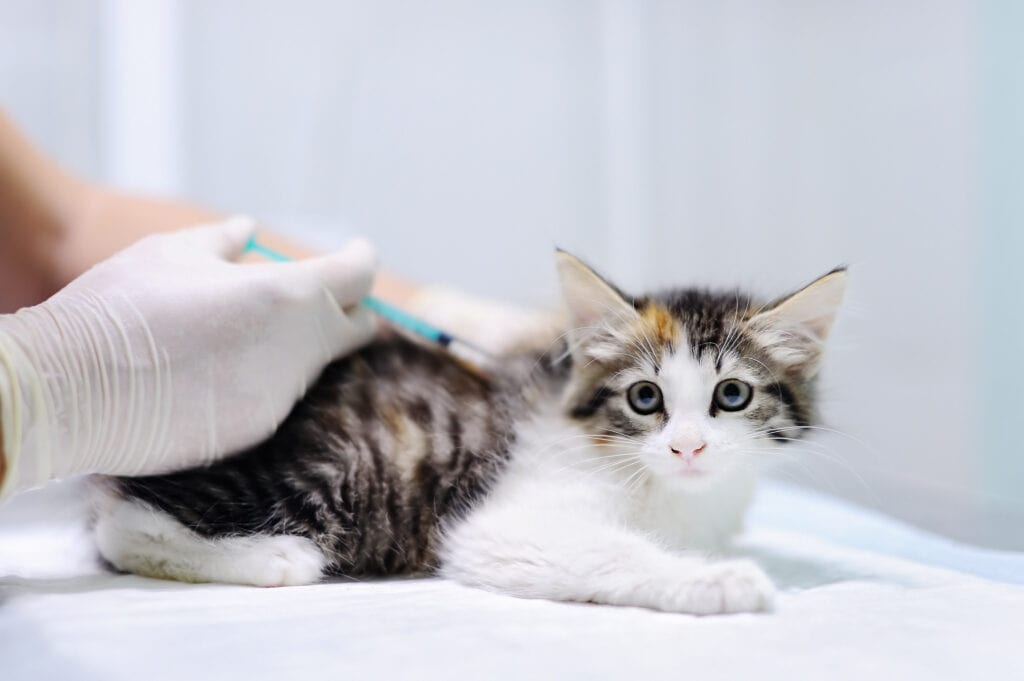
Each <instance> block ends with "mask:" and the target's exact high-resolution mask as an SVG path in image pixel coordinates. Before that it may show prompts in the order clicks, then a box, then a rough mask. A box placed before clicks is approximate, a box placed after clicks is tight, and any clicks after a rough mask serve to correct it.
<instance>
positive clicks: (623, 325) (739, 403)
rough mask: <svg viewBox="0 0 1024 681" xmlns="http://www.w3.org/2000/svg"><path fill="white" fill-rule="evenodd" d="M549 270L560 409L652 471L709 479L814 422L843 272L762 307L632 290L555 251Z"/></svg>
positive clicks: (738, 297)
mask: <svg viewBox="0 0 1024 681" xmlns="http://www.w3.org/2000/svg"><path fill="white" fill-rule="evenodd" d="M558 270H559V275H560V277H561V281H562V289H563V293H564V296H565V299H566V302H567V304H568V308H569V311H570V314H571V317H572V322H573V326H574V329H573V330H572V331H571V332H570V333H569V335H568V338H569V345H570V351H571V353H572V356H573V375H572V378H571V380H570V383H569V386H568V389H567V391H566V407H567V413H568V414H569V416H570V418H572V419H575V420H577V421H579V422H580V423H581V424H582V425H583V427H584V428H585V429H586V430H587V431H588V432H590V433H591V434H593V435H594V436H595V438H597V439H600V440H602V441H604V442H607V443H610V444H621V445H624V448H625V449H629V450H632V451H634V452H635V453H636V455H637V457H638V459H639V461H640V463H641V464H642V465H643V466H645V467H646V469H647V470H648V472H650V473H651V474H653V475H654V476H655V477H657V478H658V479H661V480H663V481H664V482H666V483H667V484H669V485H671V486H679V487H683V488H693V487H700V486H706V485H708V484H709V483H712V482H714V481H716V480H722V479H724V478H726V477H728V476H729V475H730V473H735V472H737V471H740V470H743V469H744V468H746V467H749V466H751V465H752V464H755V463H756V462H757V460H758V459H759V458H766V457H770V451H763V450H771V449H774V448H777V447H778V446H780V445H782V444H785V443H787V442H791V441H792V440H793V439H796V438H799V437H801V436H802V435H803V434H804V433H805V432H806V428H805V427H806V426H808V425H810V424H811V423H812V422H813V420H814V415H815V404H814V390H813V387H814V381H815V377H816V375H817V373H818V369H819V366H820V362H821V358H822V350H823V346H824V342H825V339H826V337H827V336H828V333H829V330H830V328H831V326H832V322H833V320H834V318H835V315H836V312H837V310H838V308H839V304H840V302H841V301H842V298H843V291H844V288H845V284H846V272H845V270H844V269H836V270H833V271H832V272H829V273H828V274H826V275H825V276H823V277H821V278H820V279H817V280H816V281H814V282H812V283H811V284H809V285H807V286H805V287H804V288H802V289H800V290H799V291H797V292H796V293H793V294H791V295H788V296H785V297H783V298H780V299H777V300H774V301H772V302H769V303H766V304H765V303H759V302H757V301H755V300H753V299H751V298H750V297H748V296H746V295H744V294H742V293H739V292H728V293H715V292H709V291H703V290H695V289H679V290H671V291H666V292H664V293H659V294H655V295H650V296H645V297H642V298H637V299H633V298H631V297H629V296H626V295H624V294H623V293H622V292H621V291H620V290H619V289H617V288H616V287H615V286H613V285H612V284H610V283H608V282H607V281H606V280H604V279H602V278H601V277H600V276H599V275H598V274H597V273H596V272H594V271H593V270H592V269H590V268H589V267H587V266H586V265H585V264H583V263H582V262H581V261H580V260H578V259H577V258H575V257H573V256H572V255H569V254H568V253H565V252H562V251H559V252H558ZM759 450H762V451H760V452H759ZM759 453H760V456H759Z"/></svg>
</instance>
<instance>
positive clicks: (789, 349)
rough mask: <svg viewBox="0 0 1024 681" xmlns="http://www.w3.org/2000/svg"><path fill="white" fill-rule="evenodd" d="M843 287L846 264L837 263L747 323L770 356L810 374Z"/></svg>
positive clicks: (837, 310)
mask: <svg viewBox="0 0 1024 681" xmlns="http://www.w3.org/2000/svg"><path fill="white" fill-rule="evenodd" d="M845 291H846V268H845V267H839V268H836V269H834V270H832V271H831V272H829V273H828V274H826V275H825V276H823V277H820V278H818V279H815V280H814V281H813V282H811V283H810V284H808V285H807V286H805V287H803V288H802V289H800V290H799V291H797V292H796V293H793V294H791V295H788V296H786V297H784V298H780V299H779V300H777V301H775V302H774V303H772V304H771V305H768V306H767V307H765V308H764V309H763V310H760V311H759V312H757V314H755V315H754V316H753V317H751V318H750V319H748V320H747V325H748V327H749V328H750V330H751V331H753V332H754V334H755V336H756V337H757V338H758V339H759V340H760V341H761V343H762V344H763V345H764V346H765V347H766V348H767V350H768V352H769V353H770V354H771V355H772V357H774V358H775V359H776V360H778V361H780V362H782V363H783V364H786V365H790V366H792V367H794V368H797V369H800V370H801V371H803V372H804V373H805V374H808V375H813V374H814V373H816V372H817V368H818V363H819V361H820V359H821V351H822V348H823V346H824V343H825V340H826V339H827V338H828V334H829V332H830V331H831V330H832V323H833V322H834V321H835V319H836V314H837V313H838V312H839V305H840V304H841V303H842V302H843V294H844V293H845Z"/></svg>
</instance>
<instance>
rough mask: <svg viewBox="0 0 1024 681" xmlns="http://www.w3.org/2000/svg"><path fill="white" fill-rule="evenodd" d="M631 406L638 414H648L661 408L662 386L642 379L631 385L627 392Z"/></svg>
mask: <svg viewBox="0 0 1024 681" xmlns="http://www.w3.org/2000/svg"><path fill="white" fill-rule="evenodd" d="M626 396H627V397H628V398H629V406H631V407H633V411H635V412H636V413H637V414H642V415H645V416H646V415H647V414H653V413H654V412H656V411H658V410H659V409H661V403H662V399H661V388H659V387H658V386H657V385H655V384H654V383H651V382H650V381H640V382H638V383H634V384H633V385H631V386H629V390H628V391H627V393H626Z"/></svg>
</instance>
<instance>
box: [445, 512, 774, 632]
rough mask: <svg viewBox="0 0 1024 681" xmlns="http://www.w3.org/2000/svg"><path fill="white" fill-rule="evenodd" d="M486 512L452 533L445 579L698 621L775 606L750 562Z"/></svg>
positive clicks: (603, 528)
mask: <svg viewBox="0 0 1024 681" xmlns="http://www.w3.org/2000/svg"><path fill="white" fill-rule="evenodd" d="M562 520H563V519H562V518H561V517H554V516H546V515H543V514H537V513H530V514H528V515H525V516H524V515H523V514H522V513H518V512H516V513H514V512H511V511H506V512H494V511H485V512H482V513H477V514H475V515H474V516H471V517H470V518H469V519H468V520H466V521H465V522H463V523H462V524H461V525H459V526H457V527H455V528H453V529H452V531H451V532H449V533H448V535H447V536H446V539H445V544H444V547H443V552H442V570H441V572H442V574H443V575H444V576H446V577H449V578H451V579H454V580H456V581H459V582H462V583H463V584H467V585H470V586H477V587H481V588H485V589H489V590H492V591H498V592H502V593H507V594H512V595H515V596H521V597H526V598H546V599H551V600H564V601H583V602H592V603H606V604H610V605H632V606H640V607H646V608H654V609H656V610H665V611H670V612H685V613H692V614H697V615H709V614H715V613H731V612H756V611H760V610H767V609H769V608H770V607H771V603H772V599H773V596H774V593H775V589H774V587H773V585H772V583H771V581H770V580H769V579H768V577H767V576H766V575H765V574H764V572H762V571H761V569H760V568H758V567H757V566H756V565H754V564H753V563H752V562H750V561H746V560H738V561H727V562H719V563H709V562H707V561H705V560H703V559H701V558H696V557H683V556H679V555H675V554H671V553H668V552H667V551H664V550H662V549H661V548H660V547H658V546H657V545H655V544H654V543H652V542H651V541H649V540H647V539H646V538H644V537H642V536H639V535H637V534H634V533H632V532H630V531H629V530H627V529H624V528H620V527H616V526H614V525H611V524H608V525H606V524H603V523H597V522H593V521H588V520H585V519H568V520H566V521H565V522H562Z"/></svg>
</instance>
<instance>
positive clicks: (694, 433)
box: [95, 252, 845, 614]
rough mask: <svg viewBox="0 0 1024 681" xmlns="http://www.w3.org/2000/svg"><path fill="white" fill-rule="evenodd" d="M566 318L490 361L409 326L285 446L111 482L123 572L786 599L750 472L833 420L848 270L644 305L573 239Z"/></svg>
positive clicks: (341, 366) (731, 606)
mask: <svg viewBox="0 0 1024 681" xmlns="http://www.w3.org/2000/svg"><path fill="white" fill-rule="evenodd" d="M558 269H559V274H560V277H561V282H562V288H563V293H564V297H565V300H566V302H567V304H568V308H569V311H570V318H571V323H570V324H569V325H570V326H571V328H569V329H567V330H566V333H565V334H564V336H563V337H562V339H561V340H560V341H559V343H558V344H556V347H554V348H553V349H552V351H550V352H548V353H546V354H543V355H534V356H515V357H508V358H505V359H504V360H503V361H502V363H501V365H500V366H497V367H495V368H492V369H491V370H489V371H488V372H487V373H486V374H483V373H480V372H478V371H476V370H474V369H473V368H472V367H469V366H466V365H463V364H461V363H459V362H458V361H456V360H455V359H453V358H451V357H450V356H448V355H446V354H444V353H443V352H440V351H438V350H436V349H434V348H429V347H425V346H423V345H421V344H419V343H417V342H414V341H412V340H408V339H406V338H404V337H402V336H400V335H397V334H395V333H394V332H388V333H385V334H383V335H382V336H381V337H380V338H379V339H378V340H377V341H376V342H374V343H373V344H372V345H370V346H369V347H367V348H365V349H364V350H362V351H360V352H358V353H356V354H354V355H352V356H350V357H346V358H344V359H341V360H339V361H337V362H335V363H333V364H331V365H330V366H328V367H327V369H326V370H325V371H324V373H323V375H322V376H321V377H320V379H319V381H318V382H317V383H316V385H314V386H313V388H312V389H311V390H310V391H309V393H308V394H307V395H306V397H305V398H304V399H303V400H302V401H301V402H300V403H299V404H298V405H297V406H296V407H295V409H294V411H293V412H292V413H291V415H290V416H289V417H288V418H287V420H286V421H285V422H284V423H283V424H282V425H281V427H280V428H279V429H278V431H277V432H276V433H275V434H274V435H273V436H272V437H271V438H270V439H269V440H267V441H266V442H264V443H262V444H260V445H258V446H256V447H254V448H252V449H250V450H248V451H244V452H241V453H239V454H237V455H235V456H234V457H232V458H230V459H226V460H224V461H221V462H219V463H216V464H213V465H211V466H208V467H204V468H196V469H193V470H188V471H184V472H181V473H175V474H171V475H161V476H152V477H140V478H101V479H99V480H98V483H99V484H98V485H97V490H98V491H99V494H98V501H99V503H98V504H97V519H96V526H95V531H96V538H97V543H98V546H99V549H100V552H101V553H102V555H103V557H104V558H106V560H108V561H109V562H110V563H111V564H113V565H114V566H115V567H117V568H118V569H121V570H126V571H131V572H136V573H139V574H142V575H149V576H153V577H163V578H170V579H179V580H184V581H192V582H200V581H217V582H235V583H240V584H255V585H261V586H277V585H290V584H309V583H312V582H316V581H318V580H320V579H321V578H323V577H324V576H326V575H346V576H363V575H388V574H396V573H409V572H413V573H422V572H430V571H433V572H437V573H439V574H441V575H443V576H445V577H448V578H450V579H453V580H456V581H458V582H461V583H463V584H469V585H473V586H477V587H481V588H484V589H490V590H493V591H498V592H501V593H506V594H512V595H516V596H523V597H529V598H548V599H556V600H569V601H589V602H595V603H608V604H615V605H633V606H642V607H648V608H655V609H659V610H666V611H673V612H685V613H697V614H710V613H726V612H741V611H758V610H764V609H767V608H768V607H769V606H770V604H771V602H772V596H773V591H774V589H773V586H772V584H771V582H770V581H769V579H768V578H767V576H766V575H765V574H764V573H763V572H762V571H761V570H760V569H759V568H758V567H757V566H756V565H754V564H753V563H751V562H749V561H746V560H738V561H725V562H713V561H711V560H709V559H708V558H707V557H706V555H707V554H706V552H707V551H709V550H713V549H715V548H716V547H719V546H721V545H722V544H723V542H725V541H726V540H727V539H728V538H729V537H730V536H731V535H732V534H734V533H735V532H736V531H737V530H739V529H740V526H741V523H742V517H743V513H744V509H745V507H746V506H747V503H748V501H749V499H750V496H751V492H752V487H753V482H754V476H755V469H756V468H757V467H758V466H759V465H760V464H761V463H762V462H764V461H765V460H767V459H770V458H772V455H771V451H772V450H774V449H775V448H776V447H777V446H779V445H780V444H784V443H788V442H790V441H791V440H793V439H796V438H800V437H801V436H802V435H803V434H804V433H805V432H806V429H805V427H806V426H808V425H810V424H811V423H812V420H813V418H814V393H813V384H814V379H815V375H816V374H817V373H818V368H819V364H820V360H821V356H822V345H823V342H824V341H825V338H826V336H827V335H828V332H829V328H830V327H831V325H832V321H833V318H834V316H835V314H836V311H837V308H838V306H839V304H840V301H841V299H842V295H843V289H844V285H845V272H844V271H843V270H841V269H839V270H835V271H833V272H831V273H829V274H827V275H825V276H824V277H822V278H820V279H818V280H817V281H815V282H814V283H812V284H810V285H809V286H807V287H806V288H804V289H802V290H800V291H798V292H797V293H795V294H793V295H790V296H788V297H785V298H782V299H780V300H777V301H775V302H772V303H769V304H760V303H757V302H755V301H754V300H752V299H750V298H748V297H747V296H745V295H743V294H741V293H735V292H731V293H711V292H706V291H701V290H692V289H684V290H676V291H668V292H665V293H661V294H656V295H651V296H646V297H642V298H637V299H633V298H630V297H628V296H626V295H624V294H623V293H621V292H620V291H619V290H618V289H616V288H615V287H614V286H612V285H611V284H609V283H607V282H605V281H604V280H603V279H601V278H600V277H599V276H598V275H597V274H596V273H595V272H594V271H593V270H591V269H589V268H588V267H587V266H586V265H584V264H583V263H582V262H580V261H579V260H577V259H576V258H574V257H572V256H571V255H568V254H566V253H564V252H559V253H558Z"/></svg>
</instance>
